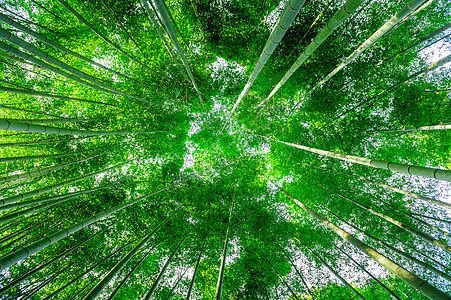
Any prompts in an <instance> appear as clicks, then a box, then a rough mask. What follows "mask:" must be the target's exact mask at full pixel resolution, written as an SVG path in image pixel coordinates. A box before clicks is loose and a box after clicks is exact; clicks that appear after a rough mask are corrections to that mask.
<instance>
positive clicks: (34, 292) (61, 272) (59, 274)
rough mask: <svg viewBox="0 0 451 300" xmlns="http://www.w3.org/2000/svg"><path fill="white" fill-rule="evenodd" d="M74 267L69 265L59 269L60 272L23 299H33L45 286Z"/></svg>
mask: <svg viewBox="0 0 451 300" xmlns="http://www.w3.org/2000/svg"><path fill="white" fill-rule="evenodd" d="M71 266H72V265H71V264H69V265H68V266H66V267H64V268H63V269H58V271H57V272H56V273H55V274H53V275H52V276H50V277H49V278H47V279H46V280H44V281H42V282H41V283H40V284H38V285H37V286H36V287H34V288H33V289H31V290H30V291H28V292H27V293H26V294H25V295H22V299H33V296H34V295H35V294H36V293H37V292H39V291H40V290H41V289H42V288H43V287H44V286H46V285H47V284H49V283H51V282H53V281H55V280H56V279H57V278H58V277H59V276H61V274H63V273H64V272H65V271H66V270H67V269H69V268H70V267H71Z"/></svg>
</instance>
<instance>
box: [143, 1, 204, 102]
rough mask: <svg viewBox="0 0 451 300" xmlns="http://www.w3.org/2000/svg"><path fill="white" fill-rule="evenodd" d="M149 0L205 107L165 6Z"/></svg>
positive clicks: (161, 2)
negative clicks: (153, 5)
mask: <svg viewBox="0 0 451 300" xmlns="http://www.w3.org/2000/svg"><path fill="white" fill-rule="evenodd" d="M143 1H147V0H143ZM151 1H153V3H154V4H155V9H156V10H157V11H158V13H159V14H160V17H161V20H162V22H163V25H164V27H165V28H166V31H167V33H168V35H169V38H170V39H171V41H172V43H173V44H174V47H175V49H176V50H177V53H178V55H179V57H180V59H181V60H182V63H183V65H184V66H185V70H186V73H188V76H189V78H190V79H191V83H192V84H193V86H194V89H195V90H196V92H197V95H198V96H199V101H200V103H201V104H202V107H203V108H204V109H205V105H204V101H203V100H202V94H201V92H200V91H199V88H198V87H197V84H196V81H195V80H194V77H193V74H192V73H191V68H190V67H189V65H188V61H187V60H186V57H185V53H184V52H183V50H182V47H181V46H180V43H179V41H178V39H177V36H176V34H175V31H174V28H173V27H172V25H171V22H170V20H169V16H168V12H167V10H166V7H165V5H164V3H163V1H162V0H151Z"/></svg>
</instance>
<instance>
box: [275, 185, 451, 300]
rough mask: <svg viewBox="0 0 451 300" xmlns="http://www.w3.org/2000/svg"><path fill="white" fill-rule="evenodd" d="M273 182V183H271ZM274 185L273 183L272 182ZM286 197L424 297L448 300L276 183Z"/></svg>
mask: <svg viewBox="0 0 451 300" xmlns="http://www.w3.org/2000/svg"><path fill="white" fill-rule="evenodd" d="M273 184H274V183H273ZM274 185H275V184H274ZM276 186H277V187H278V188H279V189H280V190H281V191H282V192H283V193H284V194H285V195H286V196H287V197H288V198H290V199H291V200H293V202H295V203H296V204H297V205H299V207H301V208H302V209H303V210H305V211H306V212H308V213H309V214H310V215H311V216H312V217H314V218H316V219H317V220H319V221H320V222H322V223H323V224H324V225H326V226H327V227H329V228H330V229H332V230H333V231H334V232H335V233H336V234H337V235H339V236H341V237H342V238H343V239H345V240H346V241H348V242H350V243H351V244H352V245H354V246H355V247H356V248H358V249H359V250H360V251H362V252H364V253H366V254H367V255H368V256H370V257H371V258H372V259H374V260H375V261H376V262H378V263H379V264H380V265H382V266H383V267H385V268H386V269H387V270H389V271H390V272H392V273H393V274H395V275H396V276H397V277H399V278H400V279H402V280H403V281H404V282H406V283H408V284H410V285H411V286H413V287H414V288H415V289H417V290H418V291H419V292H421V293H422V294H423V295H425V296H426V297H429V298H430V299H435V300H437V299H440V300H450V299H451V297H450V296H448V295H447V294H445V293H444V292H442V291H440V290H438V289H437V288H435V287H434V286H432V285H431V284H429V283H428V282H427V281H425V280H423V279H421V278H419V277H418V276H416V275H414V274H412V273H410V272H409V271H407V270H406V269H404V268H402V267H401V266H399V265H397V264H396V263H395V262H393V261H392V260H390V259H388V258H387V257H385V256H384V255H382V254H381V253H379V252H377V251H376V250H374V249H373V248H371V247H370V246H368V245H367V244H365V243H364V242H362V241H361V240H359V239H357V238H356V237H354V236H353V235H352V234H349V233H348V232H346V231H344V230H343V229H341V228H340V227H338V226H337V225H335V224H334V223H332V222H330V221H329V220H328V219H326V218H325V217H323V216H322V215H320V214H318V213H317V212H316V211H314V210H312V209H311V208H309V207H307V206H306V205H304V204H303V203H302V202H300V201H299V200H298V199H296V198H294V197H293V196H291V195H290V194H288V192H286V191H285V190H284V189H282V188H281V187H279V186H278V185H276Z"/></svg>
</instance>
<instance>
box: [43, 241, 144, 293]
mask: <svg viewBox="0 0 451 300" xmlns="http://www.w3.org/2000/svg"><path fill="white" fill-rule="evenodd" d="M134 241H136V239H134V240H132V241H131V242H129V243H126V244H125V245H124V246H122V247H120V248H118V249H116V250H114V251H113V252H111V253H110V254H109V255H107V256H106V257H104V258H103V259H101V260H100V261H98V262H96V263H95V264H94V265H93V266H92V267H91V268H89V269H88V270H87V271H85V272H83V273H82V274H80V275H78V276H77V277H75V278H74V279H72V280H71V281H69V282H68V283H66V284H65V285H63V286H62V287H60V288H59V289H57V290H56V291H54V292H53V293H52V294H50V295H49V296H47V297H46V298H45V300H48V299H54V298H55V296H57V295H59V294H60V293H61V292H62V291H63V290H64V289H66V288H67V287H69V286H71V285H72V284H74V283H75V282H77V281H78V280H79V279H80V278H82V277H85V276H86V274H88V273H89V272H91V271H92V270H94V269H95V268H97V267H98V266H100V265H101V264H102V263H104V262H105V261H107V260H108V259H110V258H111V257H113V255H114V254H116V253H117V252H120V251H122V250H123V249H124V248H125V247H127V246H128V245H130V244H131V243H133V242H134ZM95 279H96V280H97V276H96V277H95Z"/></svg>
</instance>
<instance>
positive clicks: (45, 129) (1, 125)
mask: <svg viewBox="0 0 451 300" xmlns="http://www.w3.org/2000/svg"><path fill="white" fill-rule="evenodd" d="M0 129H3V130H15V131H25V132H39V133H51V134H68V135H95V136H99V135H118V134H140V133H141V134H149V133H154V132H151V131H138V132H133V131H91V130H78V129H65V128H59V127H52V126H45V125H36V124H28V123H20V122H13V121H8V120H6V119H0Z"/></svg>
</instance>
